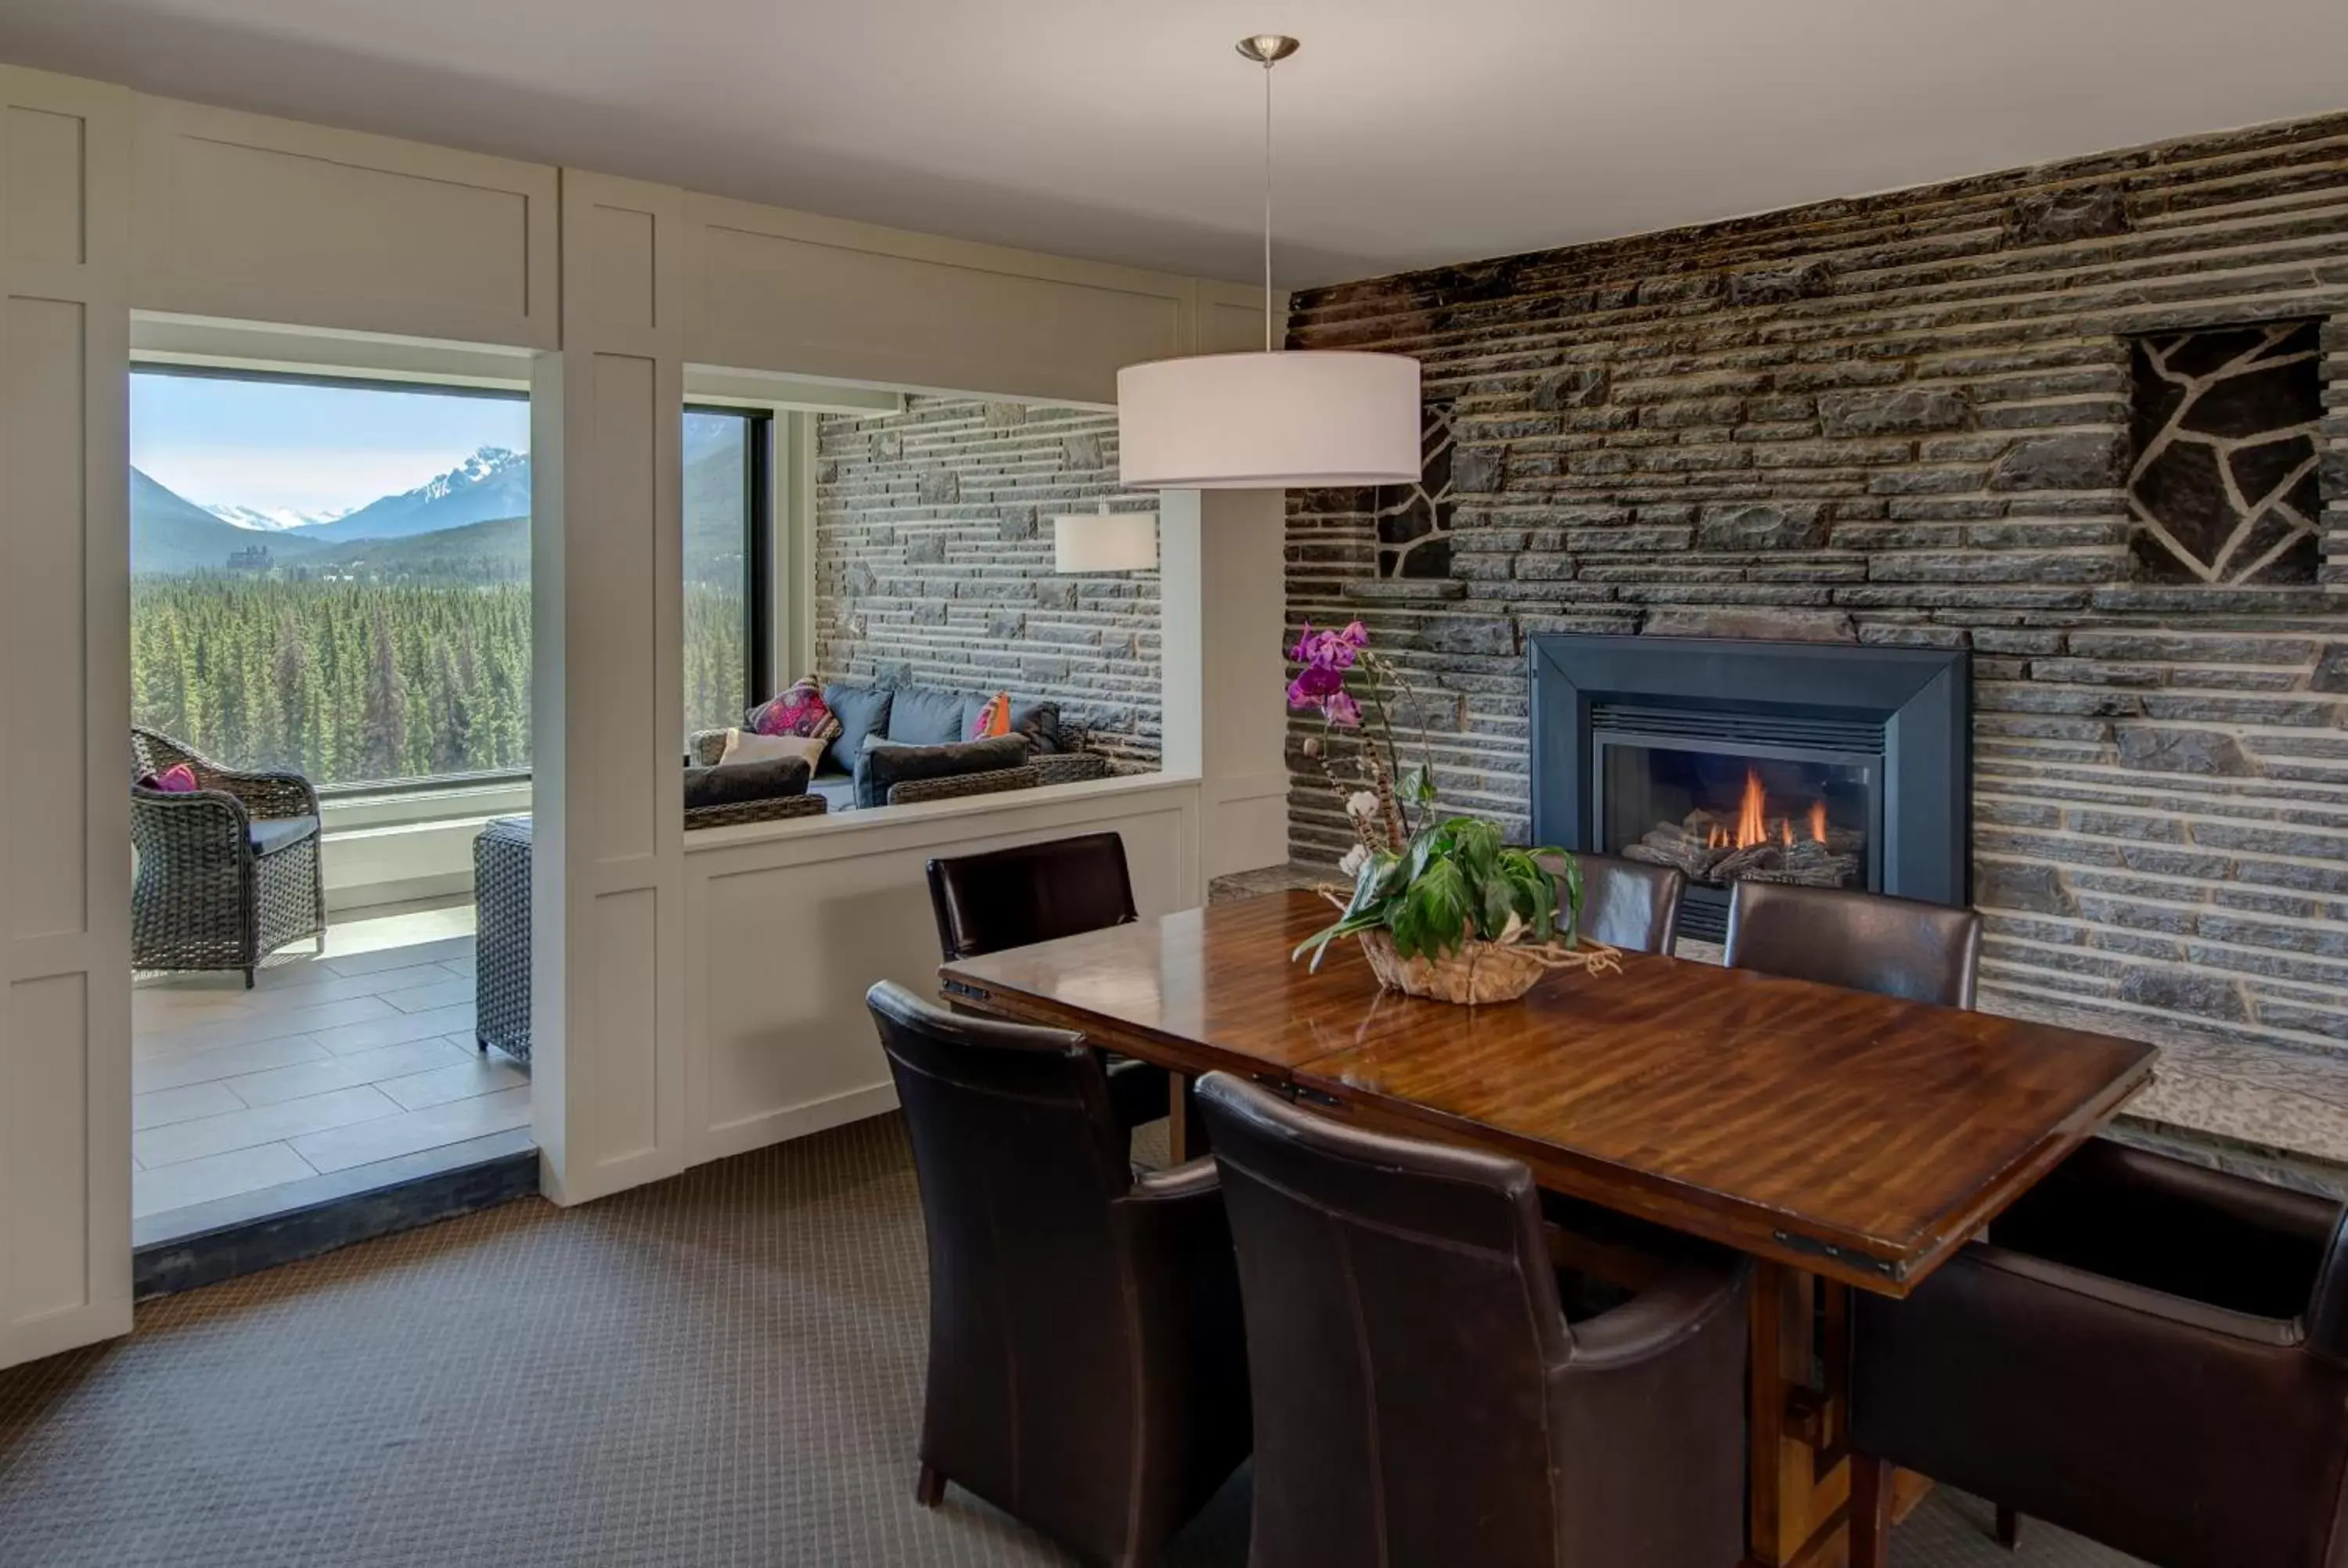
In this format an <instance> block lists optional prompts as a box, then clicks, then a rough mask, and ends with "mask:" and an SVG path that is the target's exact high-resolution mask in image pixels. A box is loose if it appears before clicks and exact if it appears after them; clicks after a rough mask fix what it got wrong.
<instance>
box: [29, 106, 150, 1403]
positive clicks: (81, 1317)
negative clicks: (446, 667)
mask: <svg viewBox="0 0 2348 1568" xmlns="http://www.w3.org/2000/svg"><path fill="white" fill-rule="evenodd" d="M130 109H131V100H130V95H129V93H127V92H124V91H121V90H119V89H117V88H112V87H98V86H96V85H93V84H91V83H88V82H77V81H71V80H67V79H65V78H62V77H49V76H43V75H39V74H36V73H34V72H29V71H20V70H15V69H13V68H10V67H0V647H5V653H0V736H5V741H4V742H0V954H5V960H0V961H5V972H0V1365H6V1364H8V1363H10V1362H15V1361H21V1360H27V1359H30V1358H33V1357H36V1356H43V1355H46V1354H48V1353H50V1352H51V1351H54V1350H59V1349H63V1348H67V1347H68V1346H72V1345H77V1344H82V1343H86V1342H87V1341H88V1340H91V1339H97V1338H102V1337H106V1336H108V1335H112V1334H122V1333H127V1332H129V1327H130V1116H129V1104H130V920H129V887H128V886H127V885H126V874H125V868H126V866H127V864H128V853H129V832H130V828H129V766H130V759H129V729H128V726H129V717H130V677H129V641H130V634H129V525H128V522H127V520H126V511H125V507H126V502H125V494H124V492H125V487H126V484H127V476H126V461H127V459H126V452H127V449H128V438H127V436H126V435H125V425H126V420H127V418H128V401H129V386H128V382H127V380H126V378H125V375H124V374H123V367H124V363H125V360H126V358H127V356H128V354H129V310H128V307H127V304H126V292H125V265H126V262H127V261H128V259H129V243H128V235H127V234H126V232H125V226H124V219H125V214H126V211H127V204H126V201H125V199H124V190H125V187H126V185H127V183H128V180H129V150H130Z"/></svg>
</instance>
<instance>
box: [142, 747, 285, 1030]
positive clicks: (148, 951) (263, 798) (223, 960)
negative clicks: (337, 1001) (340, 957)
mask: <svg viewBox="0 0 2348 1568" xmlns="http://www.w3.org/2000/svg"><path fill="white" fill-rule="evenodd" d="M130 753H131V765H130V779H131V784H130V843H131V846H132V847H133V848H134V849H136V850H137V851H138V871H137V874H136V876H134V878H133V880H132V883H131V890H130V962H131V965H132V967H133V968H141V969H242V970H243V971H244V983H245V985H246V986H248V987H250V986H251V985H252V976H253V971H254V970H255V969H256V968H260V965H261V960H262V959H263V958H267V957H268V956H269V955H270V954H271V953H273V952H275V951H276V950H277V949H278V948H282V947H283V946H284V945H285V944H286V943H288V942H298V941H301V940H303V939H304V938H312V937H318V938H323V937H324V934H325V929H326V890H325V882H324V877H323V876H322V875H321V871H320V866H319V860H318V792H317V791H316V790H315V789H314V788H313V787H312V786H311V784H310V781H309V780H307V779H305V778H304V777H303V776H302V775H301V774H284V773H269V774H258V773H239V772H237V771H235V770H234V769H232V768H224V767H222V766H221V765H220V764H218V763H215V762H213V761H211V759H210V758H208V757H205V756H202V755H200V754H199V753H195V752H192V751H190V750H189V749H188V748H187V747H185V746H183V745H181V744H180V743H178V742H177V741H174V740H172V739H170V737H169V736H167V735H161V734H158V733H155V732H154V731H152V730H142V729H139V728H137V727H136V726H134V727H133V728H132V729H131V732H130ZM180 763H185V764H188V765H189V766H190V767H191V768H193V769H194V770H195V774H196V781H197V783H198V784H200V785H201V787H200V788H198V789H196V790H194V791H191V792H188V793H183V794H173V793H171V792H169V791H165V790H159V789H149V788H147V787H145V786H144V785H142V784H139V780H140V779H142V778H147V777H150V776H152V775H154V774H160V773H161V772H163V771H164V770H165V769H167V768H170V767H173V766H176V765H177V764H180ZM323 947H324V944H323V942H322V943H321V948H322V949H323Z"/></svg>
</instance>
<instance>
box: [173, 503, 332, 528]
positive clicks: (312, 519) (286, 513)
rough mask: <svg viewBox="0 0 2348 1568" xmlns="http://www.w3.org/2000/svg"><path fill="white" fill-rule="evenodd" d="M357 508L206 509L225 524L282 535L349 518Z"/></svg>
mask: <svg viewBox="0 0 2348 1568" xmlns="http://www.w3.org/2000/svg"><path fill="white" fill-rule="evenodd" d="M355 509H356V508H355V507H334V508H332V509H331V510H328V511H324V512H297V511H295V510H294V509H293V507H226V506H222V507H205V508H204V510H206V511H208V512H210V513H211V515H212V516H213V517H215V518H219V519H220V520H221V522H224V523H234V524H235V525H236V526H237V527H238V528H257V529H260V530H261V531H263V532H264V533H282V532H283V531H284V530H286V529H288V528H315V527H317V526H318V525H319V524H321V523H331V522H334V521H335V520H336V519H337V518H347V517H349V516H350V515H351V513H352V512H353V511H354V510H355Z"/></svg>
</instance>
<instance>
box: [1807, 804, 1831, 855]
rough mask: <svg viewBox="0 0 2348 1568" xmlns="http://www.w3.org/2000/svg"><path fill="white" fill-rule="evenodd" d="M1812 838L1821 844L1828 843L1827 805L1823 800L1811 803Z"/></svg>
mask: <svg viewBox="0 0 2348 1568" xmlns="http://www.w3.org/2000/svg"><path fill="white" fill-rule="evenodd" d="M1810 836H1811V837H1812V838H1815V839H1817V840H1818V842H1819V843H1820V844H1824V843H1825V842H1826V841H1827V803H1826V802H1824V801H1822V800H1814V801H1812V802H1810Z"/></svg>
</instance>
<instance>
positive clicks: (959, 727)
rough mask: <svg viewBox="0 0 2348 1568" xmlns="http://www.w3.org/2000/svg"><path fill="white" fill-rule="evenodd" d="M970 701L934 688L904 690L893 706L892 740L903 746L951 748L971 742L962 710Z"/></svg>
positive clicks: (896, 695) (897, 691)
mask: <svg viewBox="0 0 2348 1568" xmlns="http://www.w3.org/2000/svg"><path fill="white" fill-rule="evenodd" d="M968 700H969V699H968V698H967V697H965V696H964V695H963V693H962V692H941V691H939V690H938V689H937V688H936V687H934V686H900V687H898V688H897V690H896V692H895V693H894V694H893V695H892V697H891V701H890V703H889V738H890V739H891V740H892V741H894V742H896V743H898V744H899V745H901V746H947V745H952V744H953V743H954V742H956V741H966V740H968V739H970V732H969V731H968V730H966V729H964V728H963V722H962V709H963V702H967V701H968Z"/></svg>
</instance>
